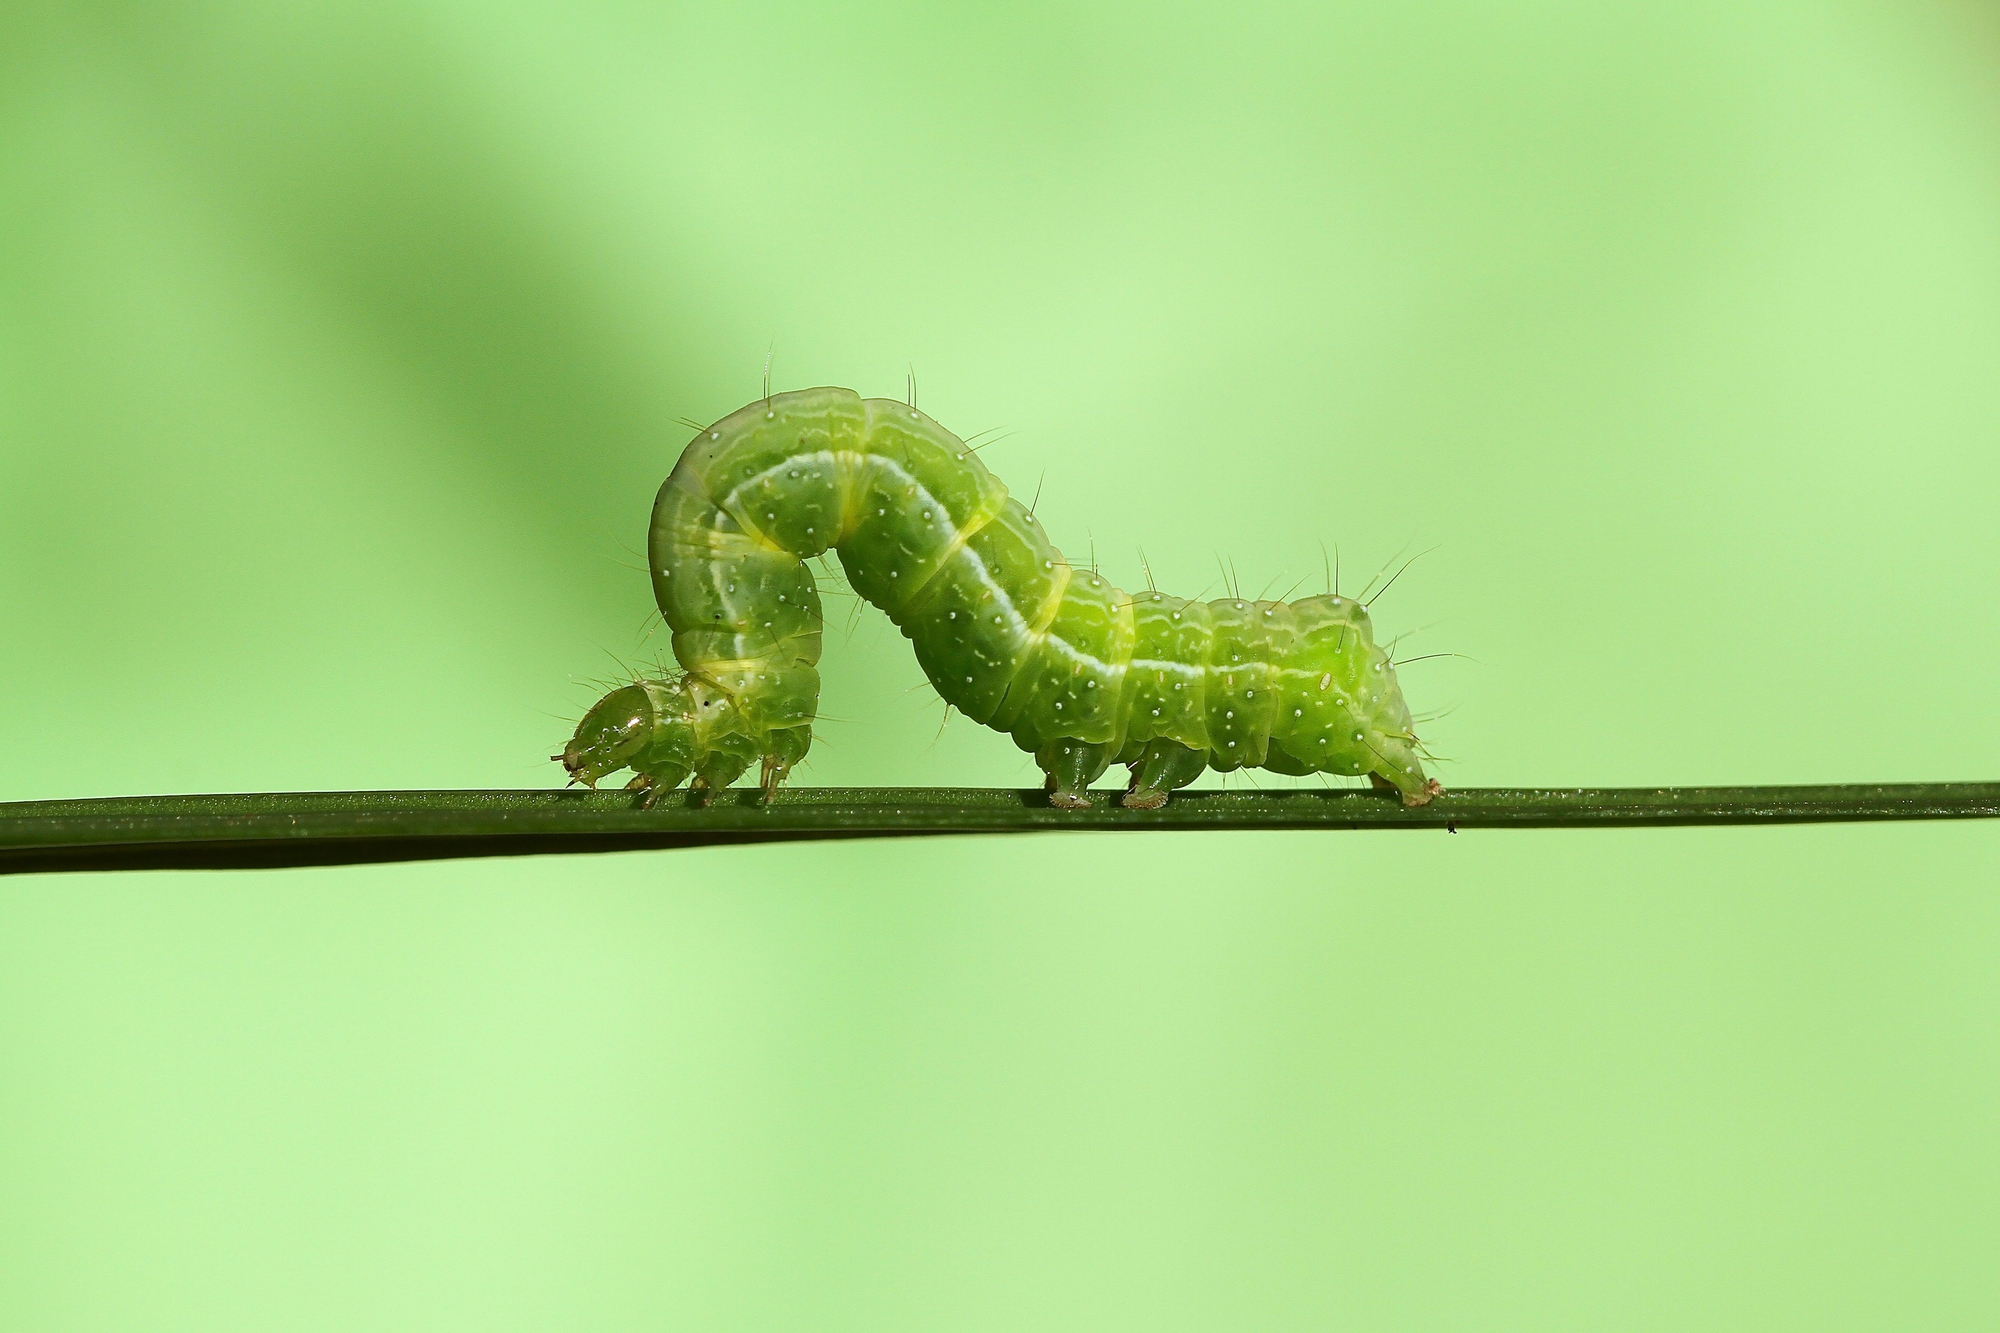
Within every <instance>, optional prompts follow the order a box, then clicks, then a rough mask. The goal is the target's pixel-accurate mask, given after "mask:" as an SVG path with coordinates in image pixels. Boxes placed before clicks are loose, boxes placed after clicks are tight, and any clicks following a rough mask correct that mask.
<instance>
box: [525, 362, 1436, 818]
mask: <svg viewBox="0 0 2000 1333" xmlns="http://www.w3.org/2000/svg"><path fill="white" fill-rule="evenodd" d="M829 550H831V551H834V552H837V553H838V555H839V559H840V563H841V566H842V568H843V569H844V570H845V571H846V574H847V578H848V581H849V583H850V584H851V585H852V586H853V588H854V591H855V592H856V593H857V594H859V595H860V596H862V597H864V598H866V599H867V600H868V601H870V602H872V603H873V604H875V605H876V606H878V607H880V608H881V609H882V610H883V611H885V612H887V613H888V616H889V618H890V620H891V621H893V622H894V623H895V624H896V626H897V628H899V629H901V630H902V632H903V634H904V636H905V637H907V638H908V639H909V640H910V643H911V645H912V646H913V647H914V648H915V650H916V654H917V661H918V662H919V663H920V664H921V665H922V667H923V670H924V674H925V675H926V676H928V677H929V678H930V681H931V684H932V685H934V686H935V687H936V688H937V691H938V693H939V694H940V695H942V696H943V697H944V700H945V702H946V703H947V704H949V705H950V706H951V707H953V708H956V709H957V710H958V711H959V712H961V713H963V714H965V715H966V716H967V717H969V718H971V719H972V720H974V721H975V722H980V723H983V724H984V725H986V726H989V727H992V728H994V729H995V730H997V731H1003V732H1006V733H1008V734H1009V735H1011V736H1012V737H1013V739H1014V743H1015V744H1016V745H1018V746H1020V747H1021V749H1023V750H1026V751H1028V752H1029V753H1030V754H1032V755H1033V756H1034V757H1035V762H1036V764H1037V765H1039V766H1040V768H1041V770H1042V772H1043V773H1044V774H1045V775H1046V778H1047V787H1048V791H1049V799H1050V802H1051V803H1052V804H1053V805H1055V806H1057V807H1059V808H1063V809H1080V808H1082V807H1085V806H1087V805H1089V804H1090V797H1089V795H1088V790H1089V787H1090V784H1091V783H1092V782H1094V781H1096V779H1097V778H1098V777H1100V776H1101V775H1102V774H1103V773H1104V771H1105V770H1106V769H1107V768H1108V767H1109V766H1110V765H1112V764H1113V763H1118V764H1125V765H1129V767H1130V770H1131V781H1130V783H1129V785H1128V787H1127V790H1126V792H1125V794H1124V797H1123V801H1124V804H1125V805H1127V806H1130V807H1133V808H1137V809H1155V808H1158V807H1159V806H1161V805H1163V804H1164V803H1165V802H1166V800H1167V796H1168V793H1170V792H1172V791H1174V790H1175V789H1177V788H1180V787H1184V786H1186V785H1187V784H1188V783H1190V782H1192V781H1194V779H1195V778H1197V777H1199V776H1200V775H1201V773H1202V772H1203V771H1204V770H1205V769H1210V768H1213V769H1216V770H1218V771H1220V772H1229V771H1232V770H1235V769H1239V768H1259V767H1261V768H1265V769H1269V770H1272V771H1274V772H1278V773H1287V774H1298V775H1303V774H1308V773H1341V774H1347V775H1350V776H1360V775H1363V774H1365V775H1367V776H1368V777H1369V778H1370V779H1371V780H1372V781H1373V782H1374V784H1375V785H1376V786H1378V787H1383V788H1392V789H1394V790H1395V791H1397V792H1399V793H1400V794H1401V796H1402V799H1403V801H1404V802H1405V803H1406V804H1409V805H1421V804H1423V803H1425V802H1427V801H1429V800H1430V799H1431V798H1432V797H1433V796H1434V795H1436V794H1437V793H1438V792H1439V791H1441V790H1442V788H1441V787H1440V786H1439V785H1438V783H1437V782H1435V781H1434V780H1432V779H1430V778H1428V777H1426V776H1425V774H1424V770H1423V764H1422V757H1423V751H1422V749H1421V747H1420V745H1419V742H1418V740H1417V737H1416V734H1415V732H1414V731H1413V730H1412V727H1411V719H1410V711H1409V708H1408V707H1407V706H1406V705H1405V704H1404V702H1403V696H1402V692H1401V690H1400V689H1399V688H1398V687H1397V683H1396V674H1395V667H1394V664H1393V663H1392V662H1391V661H1390V660H1389V655H1388V653H1387V652H1385V651H1384V650H1383V648H1381V647H1380V646H1378V645H1377V644H1376V642H1375V639H1374V635H1373V631H1372V627H1371V625H1370V622H1369V617H1368V609H1367V607H1366V606H1365V605H1363V604H1361V603H1359V602H1357V601H1355V600H1354V599H1352V598H1348V597H1342V596H1339V595H1338V594H1337V593H1334V592H1329V593H1328V594H1326V595H1324V596H1317V597H1306V598H1302V599H1300V600H1298V601H1292V602H1284V601H1275V602H1274V601H1264V600H1251V599H1247V598H1242V597H1225V598H1221V599H1217V600H1214V601H1206V602H1203V601H1189V600H1186V599H1184V598H1179V597H1170V596H1168V595H1166V594H1164V593H1161V592H1158V591H1149V592H1145V593H1141V594H1139V595H1137V596H1131V595H1128V594H1126V593H1125V592H1123V591H1121V590H1119V589H1118V588H1116V587H1113V586H1112V585H1111V583H1110V582H1109V581H1108V580H1106V579H1105V578H1103V577H1102V576H1100V575H1099V574H1097V573H1096V572H1095V571H1094V570H1084V569H1078V568H1076V567H1075V566H1072V565H1071V564H1070V563H1069V562H1068V561H1067V560H1065V559H1063V556H1062V553H1061V552H1060V551H1058V550H1057V549H1056V548H1055V547H1054V546H1053V545H1051V544H1050V542H1049V539H1048V538H1047V537H1046V536H1044V535H1043V532H1042V529H1041V526H1040V525H1039V524H1038V523H1037V522H1036V520H1035V516H1034V514H1033V513H1032V512H1031V511H1030V510H1029V509H1027V508H1024V507H1023V506H1022V505H1021V503H1020V502H1019V501H1018V500H1015V499H1013V498H1012V497H1011V496H1009V495H1008V494H1007V488H1006V487H1005V486H1004V485H1002V484H1001V482H1000V479H999V478H998V477H996V476H994V475H993V474H992V473H991V472H989V471H988V470H987V469H986V467H985V465H984V464H983V463H982V462H981V461H980V459H979V458H978V456H977V453H976V451H975V450H974V449H972V448H971V447H969V446H968V445H967V444H966V443H965V441H963V440H961V439H959V437H958V436H956V435H953V434H952V433H951V432H950V431H948V430H946V429H945V428H944V427H942V426H940V425H939V424H938V423H937V422H935V421H933V420H932V419H931V418H930V417H929V416H927V415H925V414H924V413H922V412H920V411H918V410H917V409H916V408H915V407H913V406H911V405H909V404H906V403H901V402H897V401H894V400H892V399H885V398H868V399H864V398H862V397H861V396H860V395H859V394H857V393H855V392H854V391H853V390H851V389H834V388H820V389H804V390H799V391H797V392H793V393H782V394H778V395H776V396H773V397H767V398H764V399H760V400H758V401H756V402H753V403H751V404H749V405H748V406H746V407H744V408H741V409H740V410H738V411H736V412H733V413H731V414H730V415H729V416H726V417H724V418H723V419H722V420H720V421H718V422H716V423H715V424H714V425H712V426H709V427H708V428H706V429H705V430H703V431H701V433H700V434H698V435H696V436H695V437H694V439H693V440H692V441H690V442H689V444H688V446H687V448H686V450H685V451H684V452H683V453H682V454H681V457H680V461H679V463H678V464H676V465H675V467H674V470H673V472H672V474H671V475H670V476H668V478H667V480H666V482H665V484H664V485H662V486H661V487H660V492H659V497H658V499H657V500H656V501H655V503H654V505H653V516H652V525H651V528H650V531H649V534H648V538H647V555H648V565H649V567H650V571H651V576H652V582H653V593H654V596H655V597H656V599H657V600H658V602H659V607H660V613H661V615H662V616H664V617H665V619H666V623H667V626H668V628H669V629H671V630H672V632H673V652H674V656H675V658H676V659H678V660H679V662H680V665H681V667H682V668H683V669H684V672H685V674H682V675H678V676H674V677H671V678H664V679H641V680H637V681H635V682H633V683H632V684H630V685H625V686H621V687H619V688H617V689H614V690H612V691H611V692H610V693H609V694H607V695H606V696H605V697H604V698H603V699H602V700H600V701H599V702H598V703H597V704H596V705H595V706H593V707H592V708H591V709H590V711H589V712H588V713H587V714H586V715H585V716H584V718H583V720H582V722H581V723H579V724H578V726H577V729H576V733H575V735H574V736H573V737H572V738H571V740H570V742H569V744H568V745H567V746H566V747H564V749H563V751H562V753H561V754H559V755H555V756H553V758H555V759H557V760H559V761H560V762H561V763H562V764H563V766H564V767H565V768H566V769H567V770H568V771H569V775H570V780H571V781H572V782H582V783H585V784H587V785H590V786H595V785H596V784H597V782H598V780H599V779H601V778H603V777H604V776H606V775H607V774H610V773H614V772H616V771H618V770H620V769H623V768H630V769H632V770H633V771H634V772H635V774H636V775H637V776H635V777H634V778H633V779H632V780H631V782H630V784H629V785H630V786H631V787H634V788H640V789H645V790H646V793H647V794H646V797H645V799H646V801H647V802H648V803H650V802H651V801H653V800H655V799H657V797H658V795H659V793H660V792H662V791H666V790H670V789H672V788H674V787H677V786H679V785H680V783H682V782H683V781H688V782H690V786H691V788H692V789H693V790H695V791H696V792H697V793H701V792H705V791H706V790H709V789H716V788H722V787H727V786H728V785H729V784H730V783H732V782H734V781H736V780H737V779H738V778H739V777H741V776H742V775H743V774H744V773H745V772H747V771H748V770H749V768H750V767H751V765H753V764H759V763H761V765H762V770H761V781H762V785H763V789H764V791H765V793H766V795H767V796H768V795H769V794H770V793H771V792H772V791H774V790H775V789H776V787H777V785H778V784H779V783H780V782H782V781H783V780H784V779H785V777H786V776H787V775H788V774H789V773H790V772H791V771H792V769H793V768H794V767H795V766H796V765H797V764H798V763H799V761H800V760H801V759H803V758H804V757H805V755H806V752H807V750H808V749H809V748H810V746H811V744H812V722H813V718H814V716H815V715H816V713H817V711H818V705H819V671H818V663H819V657H820V639H821V627H822V617H821V611H820V598H819V590H818V587H817V585H816V583H815V581H814V579H813V576H812V573H811V571H809V570H808V569H807V568H806V565H805V562H806V561H807V560H809V559H812V558H813V557H816V556H819V555H822V554H824V553H825V552H827V551H829Z"/></svg>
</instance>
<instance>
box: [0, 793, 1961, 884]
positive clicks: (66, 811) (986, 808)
mask: <svg viewBox="0 0 2000 1333" xmlns="http://www.w3.org/2000/svg"><path fill="white" fill-rule="evenodd" d="M1098 795H1099V797H1100V800H1099V802H1098V804H1097V805H1096V806H1095V807H1093V808H1091V809H1088V810H1052V809H1050V808H1049V804H1048V801H1047V798H1046V797H1044V796H1043V794H1042V793H1041V792H1036V791H1006V790H986V789H968V788H954V787H938V788H904V787H795V788H791V789H788V790H785V791H782V792H780V793H779V794H778V797H777V799H776V800H775V801H773V802H771V803H770V804H768V805H766V804H764V803H762V802H761V801H760V800H759V798H758V795H757V793H756V792H755V791H754V790H733V791H726V792H723V793H720V794H719V795H717V796H716V797H715V798H714V799H713V801H712V802H711V803H710V804H708V805H706V806H698V805H694V804H692V803H691V801H690V799H689V797H688V796H687V794H686V793H684V792H677V793H674V794H673V795H671V796H669V797H668V798H667V799H666V800H664V801H662V802H661V803H660V804H659V805H658V806H657V807H656V808H654V809H651V810H645V809H641V808H639V804H638V800H637V798H636V797H635V796H634V795H632V794H630V793H627V792H591V791H582V790H573V791H363V792H297V793H288V792H256V793H247V794H243V795H231V796H114V797H104V798H99V799H93V800H78V801H18V802H13V803H0V873H22V872H27V871H50V870H157V869H244V868H254V867H271V866H306V865H349V864H354V863H358V862H376V861H420V860H432V859H438V858H443V857H458V856H518V855H530V854H534V853H542V852H607V851H633V850H638V849H641V848H649V847H700V846H708V845H712V844H718V843H749V842H788V841H796V840H802V839H813V838H868V837H902V836H912V835H926V834H941V833H1032V832H1046V831H1050V830H1071V831H1075V830H1092V831H1100V832H1120V833H1141V832H1158V831H1162V830H1170V829H1180V830H1188V829H1209V830H1216V829H1228V830H1236V831H1243V830H1253V829H1364V828H1400V829H1434V830H1441V831H1450V832H1456V831H1457V830H1459V829H1475V828H1516V829H1518V828H1599V827H1604V828H1632V827H1637V826H1641V825H1667V824H1704V825H1709V824H1798V823H1835V822H1849V821H1856V820H1880V819H1989V818H1993V817H1994V816H1996V815H2000V783H1996V782H1945V783H1903V784H1890V785H1878V786H1845V787H1610V788H1584V787H1566V788H1561V789H1557V790H1542V789H1534V788H1517V787H1484V788H1478V787H1475V788H1468V789H1465V790H1462V791H1454V792H1448V793H1446V794H1445V795H1444V796H1441V797H1439V798H1438V799H1437V800H1435V801H1433V802H1431V804H1429V805H1427V806H1423V807H1421V808H1418V809H1414V810H1412V809H1406V808H1405V807H1404V806H1403V805H1402V804H1401V803H1400V802H1399V801H1397V799H1396V798H1395V796H1394V795H1393V794H1391V793H1385V792H1375V791H1352V790H1342V791H1283V792H1269V791H1266V792H1251V791H1218V792H1181V793H1178V794H1176V795H1175V796H1174V798H1173V800H1172V801H1170V802H1168V804H1167V806H1166V808H1165V809H1162V810H1150V811H1140V810H1126V809H1122V808H1120V807H1119V805H1118V804H1117V798H1116V794H1115V793H1112V792H1101V793H1098Z"/></svg>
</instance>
